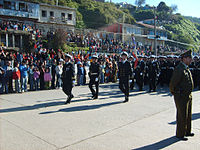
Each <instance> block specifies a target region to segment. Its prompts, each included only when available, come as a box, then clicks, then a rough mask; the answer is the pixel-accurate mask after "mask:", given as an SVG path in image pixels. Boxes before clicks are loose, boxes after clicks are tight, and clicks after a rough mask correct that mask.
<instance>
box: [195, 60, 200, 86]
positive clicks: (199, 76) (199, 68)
mask: <svg viewBox="0 0 200 150" xmlns="http://www.w3.org/2000/svg"><path fill="white" fill-rule="evenodd" d="M195 64H196V78H197V80H196V82H197V88H198V89H199V90H200V60H199V57H198V59H197V60H196V63H195Z"/></svg>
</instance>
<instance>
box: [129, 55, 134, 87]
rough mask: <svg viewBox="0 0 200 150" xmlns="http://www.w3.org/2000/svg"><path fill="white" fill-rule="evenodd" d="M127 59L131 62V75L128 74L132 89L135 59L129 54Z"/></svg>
mask: <svg viewBox="0 0 200 150" xmlns="http://www.w3.org/2000/svg"><path fill="white" fill-rule="evenodd" d="M128 61H129V62H130V64H131V71H132V75H131V76H130V80H131V83H130V90H133V88H134V84H135V81H134V77H135V72H134V71H135V69H134V66H135V61H134V60H133V56H129V58H128Z"/></svg>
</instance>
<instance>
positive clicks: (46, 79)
mask: <svg viewBox="0 0 200 150" xmlns="http://www.w3.org/2000/svg"><path fill="white" fill-rule="evenodd" d="M51 79H52V78H51V73H50V69H49V68H46V69H45V73H44V82H45V90H48V89H49V83H50V81H51Z"/></svg>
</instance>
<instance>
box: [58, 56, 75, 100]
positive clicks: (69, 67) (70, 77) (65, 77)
mask: <svg viewBox="0 0 200 150" xmlns="http://www.w3.org/2000/svg"><path fill="white" fill-rule="evenodd" d="M66 57H70V56H68V55H67V56H66ZM61 78H62V82H63V87H62V89H63V92H64V93H65V94H66V95H67V96H68V99H67V101H66V103H70V102H71V99H72V98H73V97H74V96H73V94H72V88H73V86H74V83H75V68H74V64H72V63H71V62H66V63H65V64H64V66H63V73H62V76H61Z"/></svg>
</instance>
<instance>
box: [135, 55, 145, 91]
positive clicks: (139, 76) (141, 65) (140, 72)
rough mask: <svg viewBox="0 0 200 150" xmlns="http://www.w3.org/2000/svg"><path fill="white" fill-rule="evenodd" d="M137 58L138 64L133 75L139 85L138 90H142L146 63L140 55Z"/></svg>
mask: <svg viewBox="0 0 200 150" xmlns="http://www.w3.org/2000/svg"><path fill="white" fill-rule="evenodd" d="M138 58H139V60H138V64H137V67H136V70H135V77H136V83H137V85H138V87H139V91H142V90H143V87H144V76H145V68H146V64H145V62H144V61H143V60H142V56H138Z"/></svg>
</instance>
